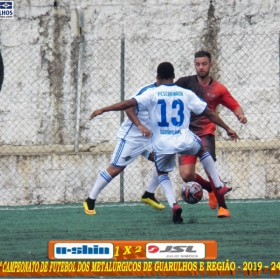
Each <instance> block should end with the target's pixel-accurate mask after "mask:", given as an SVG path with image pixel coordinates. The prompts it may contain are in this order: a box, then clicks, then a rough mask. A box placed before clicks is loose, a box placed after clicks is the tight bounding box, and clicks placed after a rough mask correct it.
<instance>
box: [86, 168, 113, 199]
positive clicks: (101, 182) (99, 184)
mask: <svg viewBox="0 0 280 280" xmlns="http://www.w3.org/2000/svg"><path fill="white" fill-rule="evenodd" d="M112 179H113V178H112V177H111V176H110V175H109V174H108V172H107V171H106V170H104V171H102V172H101V173H100V174H99V175H98V177H97V179H96V181H95V183H94V185H93V187H92V190H91V192H90V194H89V198H91V199H96V198H97V196H98V194H99V193H100V192H101V191H102V190H103V189H104V188H105V187H106V186H107V185H108V184H109V183H110V182H111V181H112Z"/></svg>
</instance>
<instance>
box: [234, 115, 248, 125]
mask: <svg viewBox="0 0 280 280" xmlns="http://www.w3.org/2000/svg"><path fill="white" fill-rule="evenodd" d="M236 117H237V119H238V120H239V121H240V122H241V123H243V124H245V123H247V121H248V120H247V118H246V117H245V116H244V115H239V114H236Z"/></svg>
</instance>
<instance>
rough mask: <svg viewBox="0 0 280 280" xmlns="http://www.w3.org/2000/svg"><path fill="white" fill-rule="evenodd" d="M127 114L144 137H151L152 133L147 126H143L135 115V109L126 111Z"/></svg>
mask: <svg viewBox="0 0 280 280" xmlns="http://www.w3.org/2000/svg"><path fill="white" fill-rule="evenodd" d="M125 112H126V114H127V116H128V117H129V119H130V120H131V121H132V123H133V124H134V125H135V126H136V127H137V128H138V129H139V130H140V131H141V132H142V134H143V136H145V137H149V136H151V131H150V130H149V129H148V128H147V127H146V126H144V125H142V124H141V122H140V120H139V119H138V117H137V115H136V113H135V110H134V108H129V109H126V110H125Z"/></svg>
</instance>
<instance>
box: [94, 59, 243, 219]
mask: <svg viewBox="0 0 280 280" xmlns="http://www.w3.org/2000/svg"><path fill="white" fill-rule="evenodd" d="M156 78H157V84H158V87H153V88H149V89H148V90H147V91H145V92H144V93H143V94H141V95H137V96H134V98H132V99H129V100H125V101H122V102H119V103H115V104H113V105H111V106H108V107H104V108H101V109H98V110H95V111H94V112H93V113H92V114H91V116H90V119H93V118H94V117H96V116H98V115H101V114H103V113H105V112H108V111H119V110H126V109H128V108H130V107H135V106H137V107H138V108H139V111H148V112H149V117H150V122H151V131H152V145H153V151H154V153H155V165H156V168H157V173H158V181H159V183H160V185H161V187H162V188H163V190H164V192H165V189H166V190H168V189H169V190H170V189H172V184H171V181H170V178H169V176H168V173H169V172H171V171H172V170H173V169H174V167H175V155H176V154H184V155H185V154H189V155H197V156H198V157H199V158H200V161H201V163H202V165H203V167H204V168H205V170H206V172H207V173H208V174H209V176H210V177H211V180H212V181H213V183H214V185H215V188H216V189H217V193H218V194H219V195H224V194H226V193H227V192H229V191H231V188H229V187H227V186H225V185H224V183H223V182H222V181H221V180H220V178H219V176H218V172H217V170H216V167H215V164H214V161H213V159H212V157H211V156H210V154H209V153H208V152H206V151H205V149H204V148H203V146H202V144H201V140H200V138H199V137H198V136H196V135H195V134H194V133H192V132H191V131H190V130H189V121H190V114H191V112H193V113H195V114H203V115H205V116H206V117H207V118H209V119H210V120H211V121H212V122H214V123H215V124H217V125H219V126H221V127H222V128H224V129H225V130H226V132H227V134H228V135H229V136H230V137H231V139H232V140H237V139H238V136H237V134H236V133H235V131H233V130H232V129H230V128H229V127H228V126H227V125H226V124H225V123H224V122H223V121H222V119H221V118H220V117H219V116H218V115H217V114H216V113H215V112H214V111H212V110H211V109H209V108H208V107H207V104H206V102H205V101H203V100H201V99H200V98H198V97H197V95H196V94H195V93H193V92H192V91H190V90H186V89H183V88H181V87H178V86H177V85H175V84H174V82H173V80H174V78H175V74H174V68H173V65H172V64H171V63H169V62H163V63H161V64H159V66H158V68H157V77H156ZM165 193H166V192H165ZM167 200H168V203H169V205H170V206H172V217H173V222H174V223H182V222H183V218H182V216H181V213H182V208H181V206H180V205H179V204H178V203H177V201H176V200H175V199H174V197H168V196H167Z"/></svg>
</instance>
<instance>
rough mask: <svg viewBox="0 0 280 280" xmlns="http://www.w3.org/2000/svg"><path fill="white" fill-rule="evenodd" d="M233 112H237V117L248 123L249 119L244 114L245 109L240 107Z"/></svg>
mask: <svg viewBox="0 0 280 280" xmlns="http://www.w3.org/2000/svg"><path fill="white" fill-rule="evenodd" d="M233 113H234V114H235V116H236V117H237V119H238V120H239V121H240V122H241V123H243V124H245V123H247V121H248V120H247V118H246V117H245V116H244V111H243V109H242V108H241V107H238V108H237V109H236V110H235V111H234V112H233Z"/></svg>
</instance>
